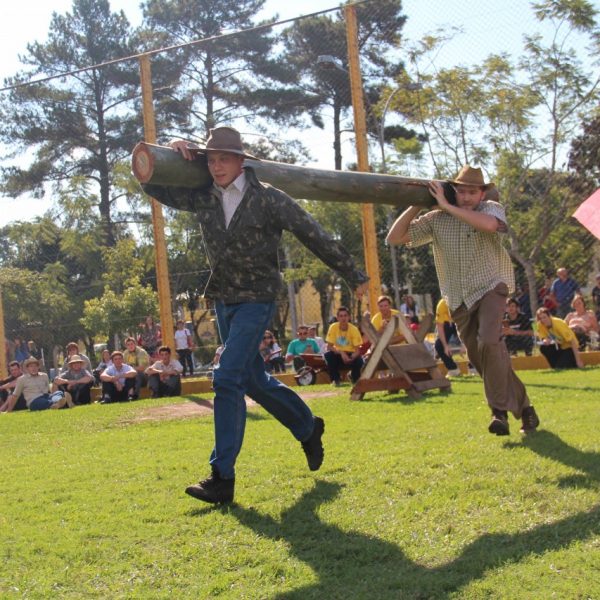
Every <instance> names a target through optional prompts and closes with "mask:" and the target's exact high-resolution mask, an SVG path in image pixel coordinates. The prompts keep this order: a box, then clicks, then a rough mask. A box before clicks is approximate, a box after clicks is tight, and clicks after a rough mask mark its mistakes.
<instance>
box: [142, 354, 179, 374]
mask: <svg viewBox="0 0 600 600" xmlns="http://www.w3.org/2000/svg"><path fill="white" fill-rule="evenodd" d="M150 368H151V369H154V370H155V371H161V372H162V371H167V370H169V371H177V372H178V373H181V372H182V371H183V367H182V366H181V363H180V362H179V361H178V360H175V359H174V358H172V359H171V360H170V361H169V364H168V365H165V363H164V362H163V361H162V360H157V361H156V362H155V363H154V364H153V365H150Z"/></svg>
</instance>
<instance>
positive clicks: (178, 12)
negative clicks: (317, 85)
mask: <svg viewBox="0 0 600 600" xmlns="http://www.w3.org/2000/svg"><path fill="white" fill-rule="evenodd" d="M264 3H265V0H236V1H235V2H234V1H233V0H222V1H220V2H216V1H213V0H211V1H207V2H201V3H199V2H196V1H194V0H147V1H146V2H145V3H144V4H143V5H142V8H143V11H144V17H145V25H146V27H147V28H148V29H149V30H151V31H152V32H153V34H154V35H156V33H158V34H159V35H160V43H161V45H163V44H165V43H167V44H173V45H175V44H184V43H186V42H190V41H197V40H205V41H204V42H202V43H199V44H194V45H192V46H186V47H184V48H181V49H179V50H178V51H177V61H178V63H179V64H180V65H181V66H182V69H183V76H182V79H181V84H180V85H178V86H175V87H174V88H173V89H172V90H171V91H170V92H166V91H165V93H164V96H165V97H168V98H170V99H171V101H172V102H173V103H174V104H179V105H180V111H181V112H185V113H187V114H188V115H189V122H188V126H187V127H182V128H180V129H179V130H176V131H173V130H172V129H171V130H170V131H164V132H163V133H164V134H165V135H168V134H169V133H171V134H172V133H177V134H179V135H181V134H182V133H185V134H186V135H188V136H189V135H191V134H194V133H195V134H196V135H199V136H200V137H202V136H204V134H205V133H208V130H209V129H210V128H211V127H215V126H216V125H218V124H220V123H229V122H231V121H232V120H233V119H236V118H242V119H245V120H246V121H247V122H251V121H253V120H255V119H256V118H261V117H264V118H277V119H279V120H281V119H284V118H289V117H291V116H292V115H294V114H295V113H296V112H297V111H298V104H299V100H300V98H301V96H302V94H301V92H300V91H299V90H298V89H296V88H293V87H291V86H290V85H289V83H290V82H291V81H292V79H293V77H292V75H291V74H290V73H289V71H288V69H286V68H285V67H284V65H282V63H281V61H280V60H278V58H277V57H276V55H275V54H274V43H275V38H274V36H273V34H272V33H271V32H270V31H269V30H268V29H263V30H259V31H248V32H247V33H240V34H236V35H235V36H226V37H223V38H220V39H214V38H215V37H218V36H221V35H223V34H224V33H226V32H227V31H233V30H246V29H248V30H251V29H253V28H254V27H255V26H256V25H258V24H265V23H268V21H266V22H264V23H257V22H255V20H254V17H255V15H256V14H257V13H258V12H259V11H260V10H261V9H262V8H263V5H264ZM273 20H274V19H271V22H272V21H273ZM280 124H281V123H280Z"/></svg>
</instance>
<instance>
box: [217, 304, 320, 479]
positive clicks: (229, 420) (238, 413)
mask: <svg viewBox="0 0 600 600" xmlns="http://www.w3.org/2000/svg"><path fill="white" fill-rule="evenodd" d="M274 311H275V304H274V303H273V302H243V303H239V304H223V303H222V302H217V303H216V312H217V323H218V326H219V334H220V336H221V341H222V342H223V344H224V346H225V349H224V350H223V353H222V354H221V359H220V361H219V365H218V366H217V367H216V368H215V370H214V374H213V388H214V391H215V400H214V409H215V447H214V449H213V451H212V454H211V457H210V464H211V466H212V468H213V469H214V470H216V471H217V472H218V473H219V475H220V476H221V477H222V478H224V479H231V478H233V477H235V461H236V459H237V456H238V454H239V453H240V450H241V448H242V442H243V440H244V430H245V427H246V401H245V400H244V396H245V395H246V394H247V395H248V396H250V398H252V400H254V401H255V402H257V403H258V404H260V405H261V406H262V407H263V408H264V409H265V410H266V411H267V412H269V413H270V414H271V415H273V416H274V417H275V418H276V419H277V420H278V421H279V422H280V423H281V424H282V425H285V427H287V428H288V429H289V430H290V431H291V433H292V435H293V436H294V437H295V438H296V439H297V440H299V441H304V440H307V439H308V438H309V437H310V435H311V434H312V431H313V428H314V418H313V414H312V412H311V411H310V408H308V406H307V405H306V404H305V403H304V401H303V400H302V399H301V398H300V396H298V394H296V392H294V391H292V390H291V389H290V388H289V387H287V386H286V385H284V384H283V383H281V382H280V381H278V380H277V379H275V378H274V377H271V376H270V375H269V374H268V373H266V372H265V363H264V360H263V358H262V356H261V355H260V353H259V351H258V347H259V344H260V342H261V340H262V337H263V335H264V333H265V329H267V327H268V326H269V325H270V323H271V319H272V317H273V313H274Z"/></svg>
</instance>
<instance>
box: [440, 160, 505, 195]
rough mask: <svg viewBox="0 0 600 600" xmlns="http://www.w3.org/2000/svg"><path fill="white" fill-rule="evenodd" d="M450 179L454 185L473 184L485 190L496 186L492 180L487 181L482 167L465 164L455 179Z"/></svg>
mask: <svg viewBox="0 0 600 600" xmlns="http://www.w3.org/2000/svg"><path fill="white" fill-rule="evenodd" d="M448 181H449V183H452V184H454V185H471V186H473V187H480V188H482V189H484V190H490V189H492V188H493V187H495V184H494V183H492V182H489V183H485V180H484V178H483V171H482V170H481V169H480V168H478V167H471V166H469V165H465V166H464V167H463V168H462V169H461V170H460V171H459V173H458V175H457V176H456V178H455V179H449V180H448Z"/></svg>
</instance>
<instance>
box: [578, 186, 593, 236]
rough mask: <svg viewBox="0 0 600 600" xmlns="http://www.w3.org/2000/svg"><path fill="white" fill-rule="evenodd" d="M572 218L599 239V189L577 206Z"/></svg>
mask: <svg viewBox="0 0 600 600" xmlns="http://www.w3.org/2000/svg"><path fill="white" fill-rule="evenodd" d="M573 216H574V217H575V218H576V219H577V220H578V221H579V222H580V223H581V224H582V225H583V226H584V227H585V228H586V229H589V230H590V231H591V232H592V233H593V234H594V235H595V236H596V237H597V238H598V239H600V188H599V189H597V190H596V191H595V192H594V193H593V194H592V195H591V196H590V197H589V198H588V199H587V200H584V201H583V202H582V203H581V204H580V205H579V208H578V209H577V210H576V211H575V212H574V213H573Z"/></svg>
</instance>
